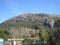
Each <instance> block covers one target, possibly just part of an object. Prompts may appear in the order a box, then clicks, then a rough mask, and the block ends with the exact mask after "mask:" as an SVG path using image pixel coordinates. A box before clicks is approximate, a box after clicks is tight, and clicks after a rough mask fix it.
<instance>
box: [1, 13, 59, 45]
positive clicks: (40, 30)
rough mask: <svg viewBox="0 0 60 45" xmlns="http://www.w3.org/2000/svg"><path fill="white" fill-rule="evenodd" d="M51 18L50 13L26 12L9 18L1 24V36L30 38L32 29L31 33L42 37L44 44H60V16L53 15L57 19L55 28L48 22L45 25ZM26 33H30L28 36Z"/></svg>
mask: <svg viewBox="0 0 60 45" xmlns="http://www.w3.org/2000/svg"><path fill="white" fill-rule="evenodd" d="M51 18H52V16H51V15H49V14H28V15H26V14H25V15H23V16H17V17H15V18H12V19H9V20H7V21H5V22H3V23H1V24H0V38H3V39H8V38H14V37H17V38H20V37H24V38H28V37H29V34H30V33H29V31H32V32H31V33H32V34H33V35H34V36H39V37H40V39H41V40H42V42H43V43H44V45H60V19H59V17H56V16H53V18H52V19H53V20H54V21H55V23H54V28H53V29H51V27H48V26H50V25H48V24H45V25H43V23H44V21H45V20H46V19H48V20H50V19H51ZM50 21H51V20H50ZM45 23H47V22H45ZM49 23H50V22H49ZM50 24H51V23H50ZM47 25H48V26H47ZM51 25H52V24H51ZM33 32H35V33H33ZM26 34H28V35H27V36H26Z"/></svg>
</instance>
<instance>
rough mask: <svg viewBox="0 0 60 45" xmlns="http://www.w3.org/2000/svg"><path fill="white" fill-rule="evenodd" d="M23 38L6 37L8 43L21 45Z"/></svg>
mask: <svg viewBox="0 0 60 45" xmlns="http://www.w3.org/2000/svg"><path fill="white" fill-rule="evenodd" d="M23 40H24V39H23V38H19V39H16V38H12V39H8V42H9V45H22V41H23Z"/></svg>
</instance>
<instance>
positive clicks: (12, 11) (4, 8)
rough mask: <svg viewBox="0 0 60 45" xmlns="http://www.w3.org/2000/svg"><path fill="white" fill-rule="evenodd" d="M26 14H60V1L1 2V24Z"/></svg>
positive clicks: (6, 0) (15, 0)
mask: <svg viewBox="0 0 60 45" xmlns="http://www.w3.org/2000/svg"><path fill="white" fill-rule="evenodd" d="M25 12H40V13H41V12H44V13H50V14H60V0H0V23H1V22H4V21H5V20H8V19H9V18H11V17H14V16H17V15H19V14H22V13H25Z"/></svg>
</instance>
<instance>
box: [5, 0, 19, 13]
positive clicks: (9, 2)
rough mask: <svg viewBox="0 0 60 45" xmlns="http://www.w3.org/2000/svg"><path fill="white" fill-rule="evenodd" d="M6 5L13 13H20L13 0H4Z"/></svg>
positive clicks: (17, 5)
mask: <svg viewBox="0 0 60 45" xmlns="http://www.w3.org/2000/svg"><path fill="white" fill-rule="evenodd" d="M5 3H6V5H7V6H8V8H9V9H10V10H11V11H12V12H13V13H15V14H19V13H20V9H19V4H18V3H16V2H15V1H13V0H5Z"/></svg>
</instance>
